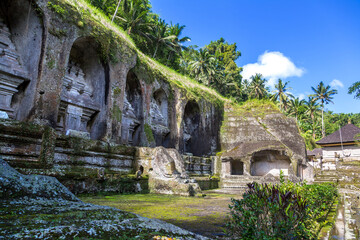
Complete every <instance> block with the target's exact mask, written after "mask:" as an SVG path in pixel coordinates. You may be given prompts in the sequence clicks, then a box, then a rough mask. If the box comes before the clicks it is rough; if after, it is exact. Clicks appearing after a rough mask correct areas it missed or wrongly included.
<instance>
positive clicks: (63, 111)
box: [57, 62, 100, 138]
mask: <svg viewBox="0 0 360 240" xmlns="http://www.w3.org/2000/svg"><path fill="white" fill-rule="evenodd" d="M92 93H93V88H92V86H91V84H89V83H88V82H86V81H85V74H84V73H83V71H82V69H81V68H80V67H79V66H78V65H77V64H75V63H72V62H70V63H69V65H68V71H67V72H66V74H65V77H64V81H63V89H62V92H61V102H60V107H59V116H58V127H57V130H58V131H61V132H65V133H66V134H67V135H74V134H75V135H77V136H83V137H86V138H89V137H90V135H89V133H88V129H87V126H88V123H89V121H90V120H91V118H92V117H93V116H94V115H95V114H96V113H97V112H99V111H100V106H99V104H97V103H96V102H95V101H94V100H93V98H92ZM76 132H82V133H83V134H80V133H76Z"/></svg>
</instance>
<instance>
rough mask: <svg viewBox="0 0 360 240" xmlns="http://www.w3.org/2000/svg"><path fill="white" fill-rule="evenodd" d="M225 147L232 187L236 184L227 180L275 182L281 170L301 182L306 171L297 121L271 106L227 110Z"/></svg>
mask: <svg viewBox="0 0 360 240" xmlns="http://www.w3.org/2000/svg"><path fill="white" fill-rule="evenodd" d="M221 146H222V150H223V151H222V154H221V165H222V168H221V174H222V178H224V179H225V180H224V185H225V186H227V185H228V186H229V187H230V186H231V185H232V184H233V185H234V184H235V185H236V183H234V182H236V181H233V183H231V181H230V182H229V183H228V184H227V183H226V179H227V178H228V179H232V178H233V179H234V178H243V179H245V180H246V181H251V180H264V181H272V180H275V178H274V177H276V176H279V174H280V170H282V171H283V172H284V174H285V175H286V176H289V178H291V179H294V180H296V179H298V180H299V179H300V177H301V176H302V175H303V173H302V172H303V168H305V167H306V166H305V165H306V162H305V157H306V155H305V143H304V140H303V139H302V137H301V135H300V134H299V130H298V129H297V125H296V122H295V119H292V118H287V117H285V116H284V115H283V114H281V113H280V112H279V110H278V109H277V108H276V107H275V106H274V105H273V104H271V103H265V102H264V103H258V102H256V101H253V102H248V103H246V104H245V105H243V106H240V107H237V108H234V107H229V108H226V110H225V116H224V122H223V125H222V128H221ZM298 177H299V178H298ZM239 184H240V183H239ZM240 185H241V184H240ZM233 187H235V186H233Z"/></svg>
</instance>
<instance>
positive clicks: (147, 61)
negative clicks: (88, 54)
mask: <svg viewBox="0 0 360 240" xmlns="http://www.w3.org/2000/svg"><path fill="white" fill-rule="evenodd" d="M48 7H49V8H50V9H51V10H52V11H54V12H56V13H57V14H59V15H60V16H62V17H63V18H64V19H69V20H70V21H73V22H74V23H75V24H76V25H77V26H79V27H80V28H81V29H83V31H88V30H87V29H90V30H89V31H90V34H91V35H92V36H93V37H94V38H95V39H96V40H98V41H99V43H100V45H101V46H102V53H103V55H105V56H104V57H103V58H105V60H109V61H111V60H112V62H116V59H114V58H115V57H116V56H115V55H116V52H115V51H116V50H118V49H122V51H125V52H126V51H129V50H130V51H135V52H136V53H137V56H138V63H139V64H142V65H145V66H144V69H145V70H146V71H147V73H148V76H149V77H152V78H154V79H155V78H156V79H159V78H161V79H162V80H165V81H168V82H169V83H170V84H171V85H173V86H176V87H177V88H180V89H183V90H184V91H185V94H186V96H187V97H188V98H190V99H196V100H199V99H201V98H203V99H205V100H207V101H209V102H212V103H215V104H218V105H222V104H223V103H224V102H231V100H229V99H227V98H225V97H223V96H222V95H220V94H219V93H218V92H217V91H216V90H214V89H211V88H209V87H207V86H204V85H202V84H200V83H199V82H197V81H196V80H193V79H191V78H189V77H186V76H183V75H181V74H180V73H178V72H176V71H175V70H173V69H171V68H169V67H167V66H164V65H163V64H161V63H159V62H158V61H156V60H154V59H152V58H151V57H149V56H147V55H146V54H144V53H143V52H142V51H141V50H140V49H139V48H138V47H137V46H136V44H135V43H134V40H133V39H132V38H131V37H130V36H129V35H128V33H127V32H125V31H124V30H123V29H122V28H121V27H120V26H118V25H117V24H115V23H114V22H111V20H110V19H109V18H108V16H106V15H105V14H104V13H103V12H102V11H100V10H99V9H97V8H96V7H94V6H92V5H91V4H89V3H88V2H87V1H85V0H77V1H75V0H51V1H50V2H49V3H48ZM80 22H81V24H79V23H80ZM123 44H125V45H126V47H124V46H122V45H123ZM126 48H128V50H126Z"/></svg>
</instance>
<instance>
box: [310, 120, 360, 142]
mask: <svg viewBox="0 0 360 240" xmlns="http://www.w3.org/2000/svg"><path fill="white" fill-rule="evenodd" d="M340 131H341V137H342V142H343V143H352V142H355V136H356V135H358V134H360V128H358V127H357V126H355V125H354V124H348V125H346V126H344V127H342V128H340V129H339V130H337V131H336V132H334V133H332V134H330V135H328V136H326V137H324V138H323V139H321V140H319V141H317V142H316V143H317V144H319V145H325V144H334V143H341V140H340Z"/></svg>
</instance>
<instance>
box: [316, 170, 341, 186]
mask: <svg viewBox="0 0 360 240" xmlns="http://www.w3.org/2000/svg"><path fill="white" fill-rule="evenodd" d="M338 179H339V177H338V173H337V171H336V170H326V171H321V172H319V173H317V174H316V175H315V179H314V183H324V182H337V181H338Z"/></svg>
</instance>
